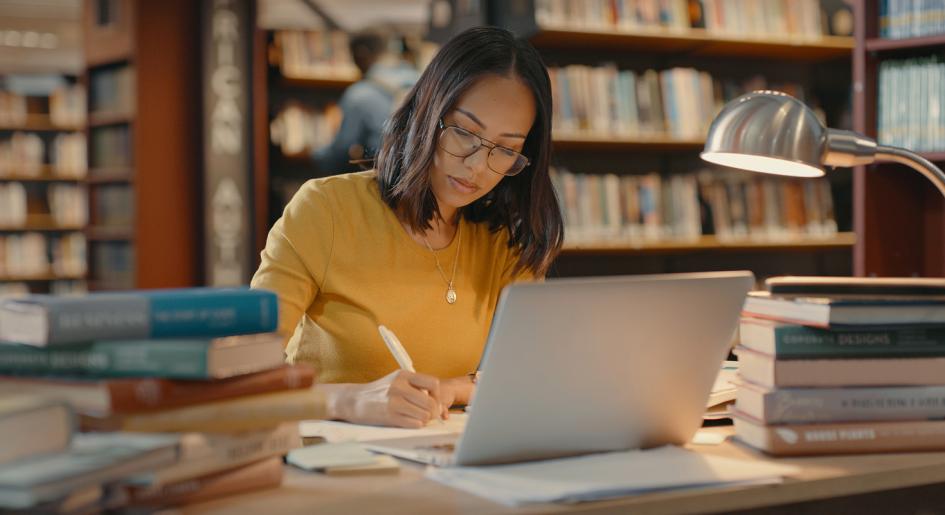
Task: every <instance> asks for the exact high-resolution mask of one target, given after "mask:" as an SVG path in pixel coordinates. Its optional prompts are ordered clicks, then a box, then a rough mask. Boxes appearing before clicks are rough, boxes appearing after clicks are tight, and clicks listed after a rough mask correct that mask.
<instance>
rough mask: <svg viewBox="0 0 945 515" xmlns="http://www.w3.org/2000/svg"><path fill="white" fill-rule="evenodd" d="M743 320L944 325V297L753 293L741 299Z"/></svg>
mask: <svg viewBox="0 0 945 515" xmlns="http://www.w3.org/2000/svg"><path fill="white" fill-rule="evenodd" d="M742 312H743V313H744V314H745V315H746V316H750V317H755V318H767V319H770V320H777V321H781V322H788V323H792V324H801V325H809V326H813V327H823V328H830V327H834V326H870V325H872V326H885V325H910V324H926V325H934V324H945V297H931V296H929V297H925V296H923V297H912V296H909V297H893V296H889V297H880V296H868V297H862V296H842V297H841V296H820V297H818V296H806V297H801V296H779V295H772V294H771V293H770V292H765V291H753V292H750V293H749V294H748V298H747V299H745V305H744V308H743V310H742Z"/></svg>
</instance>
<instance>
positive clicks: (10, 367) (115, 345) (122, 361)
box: [0, 341, 210, 379]
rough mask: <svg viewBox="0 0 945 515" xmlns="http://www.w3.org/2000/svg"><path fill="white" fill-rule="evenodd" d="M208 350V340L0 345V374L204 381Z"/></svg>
mask: <svg viewBox="0 0 945 515" xmlns="http://www.w3.org/2000/svg"><path fill="white" fill-rule="evenodd" d="M200 343H203V344H202V345H201V344H200ZM209 347H210V343H209V342H208V341H203V342H201V341H174V342H161V341H139V342H134V344H133V345H131V344H128V342H94V343H78V344H74V345H69V346H60V347H31V346H26V345H0V372H3V373H10V374H29V375H37V374H50V375H80V376H84V375H92V376H96V377H166V378H172V379H206V378H207V377H208V374H207V352H208V349H209Z"/></svg>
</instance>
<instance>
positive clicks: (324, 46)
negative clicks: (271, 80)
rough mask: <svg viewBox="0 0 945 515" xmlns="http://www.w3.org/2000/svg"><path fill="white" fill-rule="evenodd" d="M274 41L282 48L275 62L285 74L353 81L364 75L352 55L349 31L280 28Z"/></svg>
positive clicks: (301, 77)
mask: <svg viewBox="0 0 945 515" xmlns="http://www.w3.org/2000/svg"><path fill="white" fill-rule="evenodd" d="M274 43H275V46H276V48H277V49H278V51H277V52H274V54H275V57H274V60H275V61H276V62H275V63H274V64H278V65H279V69H280V71H281V72H282V75H283V76H284V77H288V78H294V79H305V78H316V79H317V78H326V77H327V78H333V79H341V80H344V79H347V80H352V81H353V80H357V79H358V78H359V77H360V72H359V71H358V68H357V67H356V66H355V65H354V60H353V59H352V58H351V50H350V48H349V46H348V34H346V33H345V32H343V31H337V30H333V31H303V30H279V31H276V32H275V35H274Z"/></svg>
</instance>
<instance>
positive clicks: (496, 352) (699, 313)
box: [454, 272, 754, 465]
mask: <svg viewBox="0 0 945 515" xmlns="http://www.w3.org/2000/svg"><path fill="white" fill-rule="evenodd" d="M753 285H754V276H753V275H752V274H751V272H713V273H695V274H667V275H647V276H619V277H598V278H579V279H550V280H548V281H546V282H543V283H519V284H514V285H511V286H509V287H507V288H506V289H505V290H504V291H503V293H502V296H501V297H500V299H499V303H498V306H497V308H496V315H495V320H494V321H493V323H492V328H491V331H490V334H489V339H488V343H487V348H486V352H485V354H484V357H483V361H482V369H481V376H480V379H479V386H478V387H477V392H476V397H475V400H474V402H473V407H472V409H471V413H470V416H469V420H468V423H467V426H466V429H465V431H464V432H463V435H462V437H461V438H460V441H459V444H458V446H457V448H456V453H455V455H454V460H455V461H454V462H455V464H457V465H480V464H492V463H508V462H516V461H525V460H530V459H544V458H551V457H558V456H567V455H576V454H585V453H591V452H603V451H612V450H619V449H632V448H639V447H651V446H657V445H663V444H683V443H686V442H688V441H689V440H690V439H691V438H692V435H693V434H694V433H695V431H696V430H697V429H698V428H699V426H700V424H701V421H702V414H703V411H704V410H705V403H706V399H707V398H708V395H709V392H710V390H711V388H712V384H713V381H714V380H715V377H716V375H717V374H718V371H719V366H720V365H721V363H722V361H723V360H724V359H725V357H726V356H727V354H728V349H729V345H730V343H731V340H732V336H733V335H734V333H735V328H736V327H737V325H738V318H739V314H740V311H741V307H742V304H743V303H744V299H745V295H746V294H747V293H748V291H749V290H750V289H751V288H752V287H753Z"/></svg>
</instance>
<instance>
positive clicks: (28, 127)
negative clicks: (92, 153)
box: [0, 114, 85, 132]
mask: <svg viewBox="0 0 945 515" xmlns="http://www.w3.org/2000/svg"><path fill="white" fill-rule="evenodd" d="M84 130H85V127H84V126H82V125H57V124H55V123H53V122H52V118H51V117H50V116H49V115H46V114H30V115H27V117H26V121H25V122H24V123H22V124H12V125H11V124H4V123H0V131H3V132H17V131H18V132H82V131H84Z"/></svg>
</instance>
